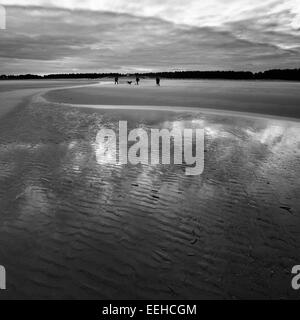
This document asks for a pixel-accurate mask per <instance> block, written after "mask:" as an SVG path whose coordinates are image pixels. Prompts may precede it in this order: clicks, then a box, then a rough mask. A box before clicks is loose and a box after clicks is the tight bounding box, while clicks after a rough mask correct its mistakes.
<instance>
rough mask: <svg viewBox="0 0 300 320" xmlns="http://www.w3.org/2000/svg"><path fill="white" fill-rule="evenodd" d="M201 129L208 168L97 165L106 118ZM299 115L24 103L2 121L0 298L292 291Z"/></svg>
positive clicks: (299, 185) (298, 226)
mask: <svg viewBox="0 0 300 320" xmlns="http://www.w3.org/2000/svg"><path fill="white" fill-rule="evenodd" d="M118 120H128V121H129V127H130V128H133V127H136V126H141V127H145V128H149V127H150V126H151V127H153V126H154V127H157V128H163V127H164V128H172V127H174V126H181V127H182V128H184V127H185V128H188V127H191V126H193V127H198V126H204V128H205V150H206V152H205V170H204V173H203V174H202V175H201V176H186V175H185V168H184V166H174V165H173V166H162V165H157V166H151V165H143V166H141V165H139V166H132V165H127V166H126V165H110V164H108V163H101V162H99V161H98V162H97V158H96V153H97V148H99V147H100V146H98V145H97V144H96V143H95V137H96V134H97V132H98V131H99V129H101V128H102V127H103V126H110V127H116V126H117V121H118ZM299 146H300V127H299V122H298V123H297V122H281V121H277V120H266V119H254V118H253V119H252V118H239V117H226V116H215V115H214V116H213V115H204V114H201V113H184V112H182V113H171V112H169V113H168V112H155V113H154V112H151V111H140V112H138V111H136V110H135V111H127V112H126V111H117V110H114V111H109V110H95V109H79V108H68V107H62V106H60V105H55V104H50V103H48V104H47V103H43V104H42V103H40V102H35V103H31V104H29V105H27V106H25V107H24V108H19V109H15V110H14V111H13V112H11V113H10V114H8V115H7V116H6V117H5V118H2V119H0V243H1V246H0V264H3V265H5V267H6V270H7V281H8V283H7V287H8V288H9V290H7V291H6V292H5V295H4V293H3V294H2V293H1V295H2V297H6V298H83V299H84V298H93V299H96V298H97V299H101V298H133V299H134V298H170V299H176V298H193V299H200V298H228V299H231V298H270V297H271V298H287V297H292V298H293V297H294V298H297V297H298V298H299V294H298V293H297V292H293V290H292V289H291V278H292V276H291V268H292V266H293V265H295V264H299V263H300V219H299V217H300V215H299V213H300V210H299V209H300V200H299V194H300V177H299V172H300V157H299V155H300V154H299Z"/></svg>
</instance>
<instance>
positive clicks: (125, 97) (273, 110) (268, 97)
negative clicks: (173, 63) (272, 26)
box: [46, 80, 300, 119]
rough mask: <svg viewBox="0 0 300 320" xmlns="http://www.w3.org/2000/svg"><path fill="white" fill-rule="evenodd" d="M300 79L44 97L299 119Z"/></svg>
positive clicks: (170, 84)
mask: <svg viewBox="0 0 300 320" xmlns="http://www.w3.org/2000/svg"><path fill="white" fill-rule="evenodd" d="M299 91H300V83H298V82H284V81H282V82H280V81H273V82H272V81H269V82H268V81H228V80H227V81H223V80H216V81H212V80H206V81H205V80H198V81H193V80H185V81H184V80H179V81H178V80H162V85H161V87H156V86H155V83H154V81H153V80H152V81H151V80H143V81H142V82H141V85H139V86H136V85H131V86H129V85H127V84H126V83H124V81H123V83H122V84H120V85H118V86H115V85H114V84H112V83H108V82H107V85H105V84H104V85H103V83H102V84H101V86H93V87H85V88H76V89H71V90H57V91H56V90H53V91H50V92H49V93H47V94H46V99H47V100H49V101H53V102H62V103H72V104H81V105H126V106H149V107H151V106H168V107H180V108H181V107H184V108H189V107H190V108H204V109H218V110H227V111H228V110H229V111H235V112H248V113H258V114H266V115H270V116H281V117H290V118H297V119H300V94H299Z"/></svg>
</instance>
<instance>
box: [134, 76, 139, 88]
mask: <svg viewBox="0 0 300 320" xmlns="http://www.w3.org/2000/svg"><path fill="white" fill-rule="evenodd" d="M139 82H140V78H139V77H136V79H135V83H136V85H137V86H138V85H139Z"/></svg>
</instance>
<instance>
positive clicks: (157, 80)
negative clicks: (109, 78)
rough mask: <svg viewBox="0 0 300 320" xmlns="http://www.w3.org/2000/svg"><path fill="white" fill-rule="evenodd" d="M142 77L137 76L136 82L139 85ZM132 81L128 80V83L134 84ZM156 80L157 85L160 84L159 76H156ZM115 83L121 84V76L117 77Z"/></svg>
mask: <svg viewBox="0 0 300 320" xmlns="http://www.w3.org/2000/svg"><path fill="white" fill-rule="evenodd" d="M140 80H141V79H140V78H139V77H136V78H135V84H136V85H137V86H138V85H139V82H140ZM132 82H133V81H127V83H128V84H129V85H132ZM155 82H156V85H157V86H160V78H159V77H156V78H155ZM115 84H119V77H115Z"/></svg>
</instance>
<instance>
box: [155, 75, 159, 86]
mask: <svg viewBox="0 0 300 320" xmlns="http://www.w3.org/2000/svg"><path fill="white" fill-rule="evenodd" d="M156 85H157V86H160V78H159V77H157V78H156Z"/></svg>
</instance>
